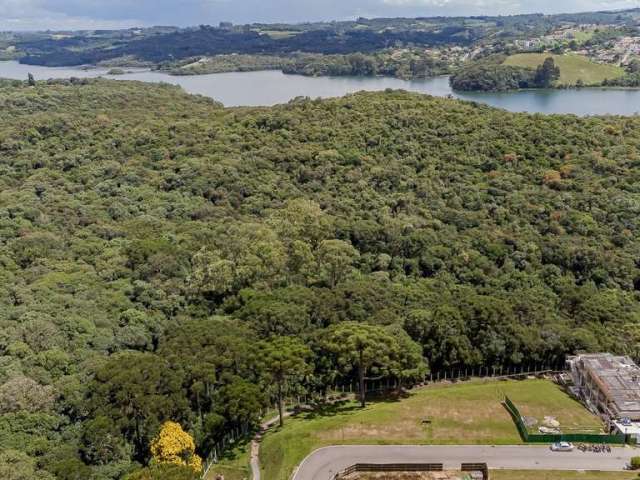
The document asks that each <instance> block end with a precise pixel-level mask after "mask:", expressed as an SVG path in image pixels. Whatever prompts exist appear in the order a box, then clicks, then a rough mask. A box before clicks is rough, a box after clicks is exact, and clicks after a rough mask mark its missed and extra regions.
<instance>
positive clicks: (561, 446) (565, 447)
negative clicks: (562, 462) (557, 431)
mask: <svg viewBox="0 0 640 480" xmlns="http://www.w3.org/2000/svg"><path fill="white" fill-rule="evenodd" d="M551 450H553V451H554V452H573V444H571V443H569V442H557V443H554V444H553V445H551Z"/></svg>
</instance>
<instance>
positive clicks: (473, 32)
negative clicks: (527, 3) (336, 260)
mask: <svg viewBox="0 0 640 480" xmlns="http://www.w3.org/2000/svg"><path fill="white" fill-rule="evenodd" d="M639 12H640V10H638V9H633V10H625V11H619V12H591V13H577V14H565V15H535V14H534V15H514V16H499V17H491V16H478V17H434V18H427V17H425V18H415V19H411V18H381V19H366V18H361V19H358V20H357V21H346V22H319V23H305V24H294V25H287V24H276V25H268V24H253V25H241V26H233V25H222V26H221V27H220V28H214V27H210V26H203V27H200V28H187V29H173V30H172V29H170V28H164V29H158V28H156V29H146V30H145V29H141V30H139V31H138V30H123V31H108V30H106V31H98V32H88V33H87V32H85V33H78V34H65V35H63V36H62V38H59V37H60V36H56V35H55V34H45V33H38V34H35V35H34V34H29V35H22V36H19V37H18V38H17V41H16V45H15V46H16V47H18V49H19V50H20V52H21V61H22V62H24V63H29V64H35V65H49V66H68V65H81V64H88V63H93V64H94V63H98V62H101V61H108V60H114V59H118V58H123V57H125V58H126V57H132V58H135V59H136V60H137V61H142V62H153V63H161V62H166V61H175V60H181V59H185V58H189V57H193V56H199V55H204V56H212V55H223V54H232V53H238V54H267V55H288V54H290V53H292V52H306V53H323V54H348V53H354V52H361V53H367V52H373V51H377V50H380V49H384V48H388V47H392V46H423V47H436V46H441V45H451V46H455V45H458V46H468V45H473V44H476V43H482V42H484V41H486V40H488V39H492V38H493V39H501V40H507V39H510V38H511V39H512V38H521V37H525V38H526V37H529V36H535V35H541V34H544V33H545V32H546V31H547V30H548V29H550V28H553V27H557V26H559V25H563V24H566V23H579V24H585V23H586V24H603V25H618V26H626V25H635V24H636V23H637V21H638V18H640V14H639Z"/></svg>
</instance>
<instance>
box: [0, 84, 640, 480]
mask: <svg viewBox="0 0 640 480" xmlns="http://www.w3.org/2000/svg"><path fill="white" fill-rule="evenodd" d="M639 132H640V118H639V117H628V118H623V117H607V118H578V117H575V116H570V115H565V116H542V115H526V114H513V113H507V112H504V111H500V110H496V109H492V108H489V107H486V106H481V105H477V104H473V103H465V102H460V101H454V100H448V99H439V98H433V97H429V96H421V95H417V94H409V93H405V92H396V91H387V92H381V93H359V94H355V95H350V96H347V97H344V98H340V99H332V100H323V101H320V100H309V99H304V98H301V99H297V100H295V101H292V102H291V103H289V104H287V105H282V106H277V107H273V108H236V109H224V108H222V107H221V106H220V105H219V104H217V103H216V102H214V101H212V100H210V99H207V98H203V97H198V96H189V95H186V94H185V93H183V92H182V91H181V90H179V89H177V88H175V87H171V86H167V85H144V84H137V83H130V82H115V81H106V80H95V81H87V80H85V81H82V82H76V83H75V84H64V83H63V82H59V83H58V84H54V83H52V84H45V83H38V84H37V85H36V86H28V85H26V84H23V83H22V82H4V83H1V84H0V184H1V188H0V279H1V281H0V304H1V308H0V477H2V478H19V479H27V478H28V479H40V480H52V479H54V478H57V479H65V480H66V479H68V480H71V479H93V480H107V479H116V478H122V477H124V476H126V475H129V478H131V479H150V478H189V477H191V476H193V475H192V473H189V472H192V470H190V469H189V468H187V467H184V468H180V467H178V466H167V467H163V466H162V465H157V464H156V465H152V466H151V467H149V468H148V469H143V470H138V471H137V472H135V473H132V472H134V471H135V470H137V469H140V468H142V467H144V466H145V465H146V464H147V463H148V462H149V459H150V457H151V455H152V453H153V451H157V449H158V448H157V445H158V442H159V441H156V443H153V442H154V440H153V439H154V438H156V439H157V438H158V437H157V435H158V433H159V431H160V426H161V424H162V423H163V422H165V421H168V420H172V421H174V422H177V423H178V424H179V426H181V427H182V428H184V430H185V431H187V432H188V433H189V434H191V435H192V436H193V438H194V439H195V448H196V451H197V452H198V453H199V454H200V455H201V456H204V455H206V453H207V452H208V449H209V448H210V446H211V445H213V444H214V443H215V442H216V441H217V440H218V439H219V438H220V437H221V436H222V435H223V434H224V432H225V431H228V430H229V429H231V428H237V427H238V426H240V425H246V424H255V423H256V422H257V421H258V417H259V414H260V411H261V409H264V408H267V407H268V406H270V405H273V401H274V400H275V399H277V398H279V397H281V396H284V395H287V394H290V393H305V392H306V393H314V394H316V395H317V396H318V397H319V398H321V397H322V393H323V391H325V390H326V388H327V386H330V385H334V384H340V383H350V382H356V381H365V377H366V376H374V377H380V378H389V379H393V380H399V381H401V382H403V383H405V384H407V385H409V384H411V383H413V382H415V381H417V380H419V379H420V378H421V377H422V376H423V375H424V374H425V373H426V372H427V371H428V370H427V369H430V370H431V371H433V372H435V371H440V370H442V369H450V368H465V367H478V366H488V367H491V366H520V365H527V364H530V363H547V364H558V363H561V362H562V360H563V358H564V355H565V354H567V353H571V352H575V351H578V350H588V351H596V350H611V351H616V352H627V353H629V354H631V355H633V356H634V357H636V358H637V356H638V354H639V353H640V352H638V341H639V340H640V323H639V322H640V304H639V303H638V299H639V298H638V297H639V293H638V292H639V291H640V270H639V266H640V237H639V236H638V227H639V218H640V216H639V214H640V155H639V147H640V133H639ZM362 345H364V346H362ZM361 348H362V349H364V350H363V351H364V352H366V355H364V356H363V355H361V356H360V359H358V357H359V356H358V355H356V353H357V352H359V351H360V349H361ZM372 352H373V353H372ZM172 425H173V424H172ZM176 428H177V429H178V430H179V427H176ZM174 430H175V428H174ZM154 445H155V447H154ZM3 469H4V470H3ZM10 474H11V475H13V476H11V475H10Z"/></svg>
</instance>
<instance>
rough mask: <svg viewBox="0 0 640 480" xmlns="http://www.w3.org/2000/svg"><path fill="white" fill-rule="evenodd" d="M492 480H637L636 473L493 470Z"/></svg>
mask: <svg viewBox="0 0 640 480" xmlns="http://www.w3.org/2000/svg"><path fill="white" fill-rule="evenodd" d="M491 478H492V480H637V479H638V478H640V477H638V474H637V473H635V472H557V471H549V472H545V471H541V470H492V471H491Z"/></svg>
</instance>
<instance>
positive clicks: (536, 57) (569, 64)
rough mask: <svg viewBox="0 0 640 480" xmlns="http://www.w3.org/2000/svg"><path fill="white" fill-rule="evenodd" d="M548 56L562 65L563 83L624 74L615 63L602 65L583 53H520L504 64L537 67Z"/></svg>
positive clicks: (596, 80) (597, 81)
mask: <svg viewBox="0 0 640 480" xmlns="http://www.w3.org/2000/svg"><path fill="white" fill-rule="evenodd" d="M547 57H553V59H554V61H555V62H556V65H558V66H559V67H560V80H559V82H558V83H559V84H561V85H575V84H576V83H577V81H578V80H582V81H583V82H584V84H585V85H597V84H601V83H602V82H603V81H604V80H606V79H613V78H618V77H621V76H622V75H624V70H623V69H622V68H620V67H617V66H615V65H602V64H599V63H595V62H592V61H591V60H589V59H588V58H586V57H584V56H581V55H553V54H550V53H519V54H516V55H511V56H509V57H507V59H506V60H505V62H504V64H505V65H512V66H518V67H529V68H536V67H537V66H538V65H541V64H542V63H543V62H544V60H545V59H546V58H547Z"/></svg>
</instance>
